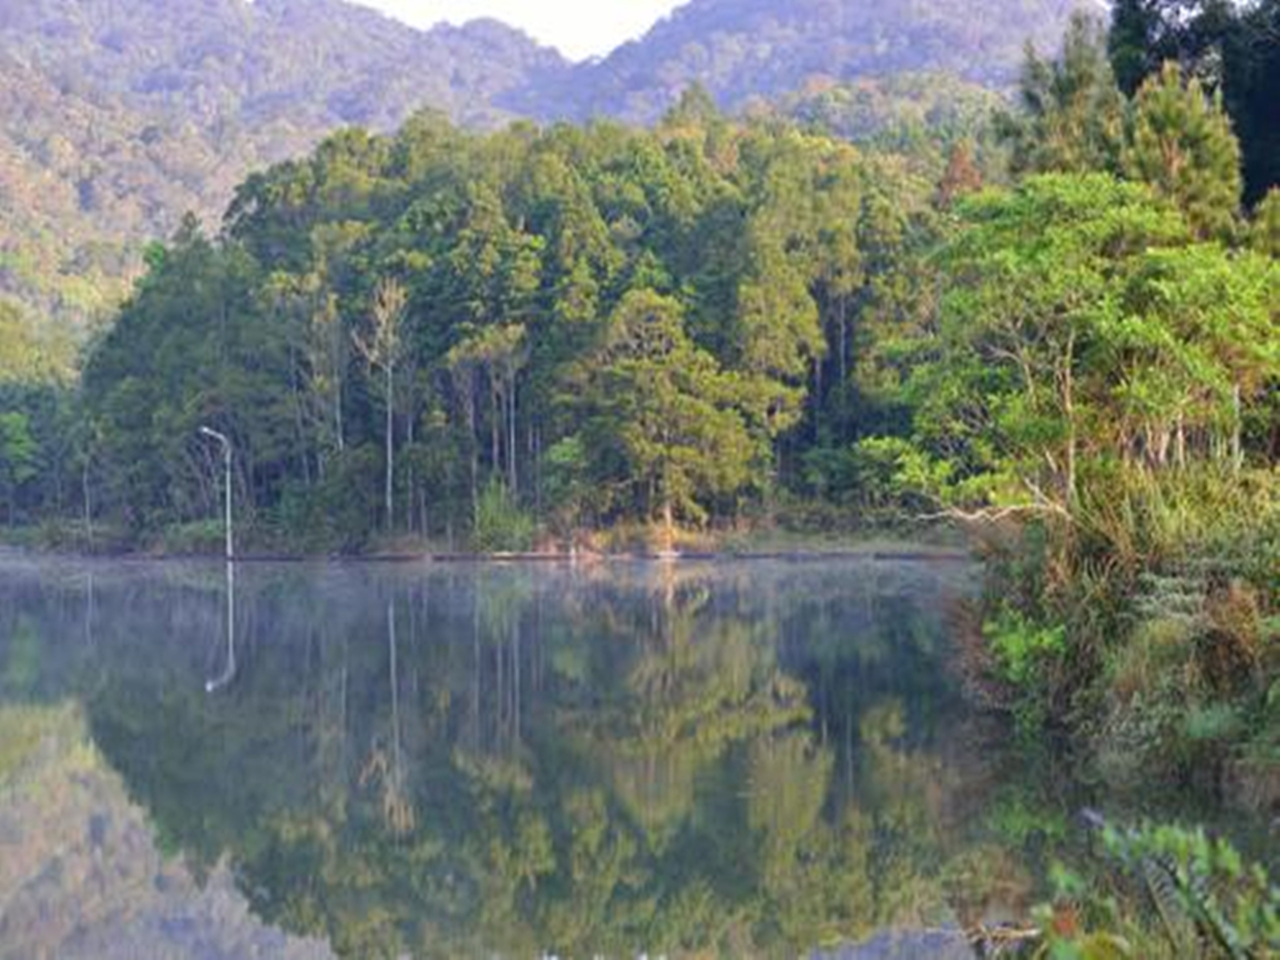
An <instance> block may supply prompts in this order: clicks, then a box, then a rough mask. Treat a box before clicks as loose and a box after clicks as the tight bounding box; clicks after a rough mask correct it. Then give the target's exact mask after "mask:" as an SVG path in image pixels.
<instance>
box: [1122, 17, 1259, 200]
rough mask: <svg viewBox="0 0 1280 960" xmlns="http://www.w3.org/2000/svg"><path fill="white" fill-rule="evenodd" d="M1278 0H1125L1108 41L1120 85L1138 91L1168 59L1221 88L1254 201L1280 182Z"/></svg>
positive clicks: (1212, 87)
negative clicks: (1276, 107) (1242, 0)
mask: <svg viewBox="0 0 1280 960" xmlns="http://www.w3.org/2000/svg"><path fill="white" fill-rule="evenodd" d="M1278 26H1280V3H1277V2H1275V0H1262V2H1258V3H1247V4H1231V3H1218V2H1204V0H1196V2H1182V0H1122V2H1119V3H1116V4H1113V5H1112V30H1111V38H1110V44H1109V51H1110V54H1111V60H1112V64H1113V66H1114V67H1115V71H1116V74H1117V75H1118V76H1119V77H1120V80H1121V87H1122V88H1123V90H1124V91H1125V93H1126V94H1128V95H1133V94H1134V93H1136V92H1137V91H1138V89H1139V88H1140V87H1141V86H1142V84H1143V82H1144V81H1146V80H1148V78H1152V79H1154V78H1156V77H1157V76H1158V75H1159V74H1160V73H1161V71H1162V70H1163V69H1168V68H1167V67H1165V66H1164V65H1165V64H1166V63H1168V62H1169V61H1173V62H1175V63H1178V64H1181V65H1182V66H1183V67H1184V68H1185V69H1186V70H1187V72H1188V73H1189V75H1190V76H1192V77H1195V78H1197V79H1198V80H1199V81H1200V82H1201V83H1202V84H1203V85H1204V87H1205V89H1206V90H1209V91H1213V92H1214V93H1215V95H1220V96H1221V99H1222V104H1223V106H1224V107H1225V109H1226V112H1227V114H1228V115H1229V116H1230V118H1231V126H1232V128H1233V130H1234V132H1235V134H1236V135H1237V136H1238V137H1239V138H1240V148H1241V151H1240V152H1241V154H1242V159H1243V174H1244V195H1245V200H1246V202H1247V203H1248V204H1255V203H1257V202H1258V201H1260V200H1261V199H1262V197H1263V196H1264V195H1265V194H1266V193H1267V191H1268V190H1270V189H1271V188H1272V187H1274V186H1276V184H1277V183H1280V160H1278V159H1277V158H1280V152H1277V149H1276V148H1277V144H1278V143H1280V128H1277V126H1276V124H1275V113H1274V104H1275V102H1276V97H1277V95H1278V94H1280V88H1278V87H1277V83H1278V82H1280V81H1278V79H1277V78H1280V70H1277V67H1278V66H1280V31H1278V30H1277V27H1278Z"/></svg>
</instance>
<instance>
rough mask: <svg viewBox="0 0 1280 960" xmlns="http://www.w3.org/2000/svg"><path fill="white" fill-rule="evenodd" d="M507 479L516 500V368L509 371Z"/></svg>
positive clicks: (517, 492)
mask: <svg viewBox="0 0 1280 960" xmlns="http://www.w3.org/2000/svg"><path fill="white" fill-rule="evenodd" d="M507 407H508V409H507V480H508V482H509V483H510V485H511V497H512V499H513V500H514V499H515V497H516V496H517V495H518V494H519V492H520V485H519V476H518V473H517V463H516V461H517V457H516V375H515V371H514V370H509V371H508V373H507Z"/></svg>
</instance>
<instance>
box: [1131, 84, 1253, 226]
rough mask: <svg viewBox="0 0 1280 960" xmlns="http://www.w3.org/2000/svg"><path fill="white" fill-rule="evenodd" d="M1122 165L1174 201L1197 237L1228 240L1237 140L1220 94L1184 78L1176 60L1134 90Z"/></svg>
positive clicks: (1237, 179) (1234, 212) (1236, 188)
mask: <svg viewBox="0 0 1280 960" xmlns="http://www.w3.org/2000/svg"><path fill="white" fill-rule="evenodd" d="M1124 167H1125V171H1126V173H1127V174H1128V175H1129V176H1130V177H1132V178H1133V179H1135V180H1141V181H1143V182H1145V183H1148V184H1150V185H1151V186H1152V187H1154V188H1155V190H1156V192H1157V193H1159V194H1161V195H1162V196H1164V197H1167V198H1169V199H1170V200H1172V201H1173V202H1174V203H1176V204H1177V205H1178V206H1179V207H1180V208H1181V209H1182V211H1183V212H1184V213H1185V214H1186V216H1187V220H1188V222H1189V223H1190V224H1191V226H1192V228H1193V229H1194V230H1195V231H1196V232H1197V233H1198V234H1199V235H1200V236H1202V237H1206V238H1209V237H1216V238H1226V237H1228V236H1229V235H1230V234H1231V233H1232V232H1233V230H1234V229H1235V225H1236V220H1237V216H1238V214H1239V209H1240V197H1241V191H1242V188H1243V185H1242V182H1241V175H1240V144H1239V142H1238V141H1237V140H1236V138H1235V134H1233V133H1232V131H1231V121H1230V120H1229V119H1228V118H1227V115H1226V113H1225V112H1224V111H1223V109H1222V101H1221V98H1219V97H1215V98H1213V99H1210V98H1209V97H1208V96H1206V95H1205V92H1204V89H1203V87H1202V86H1201V85H1200V82H1199V81H1198V80H1196V79H1194V78H1192V79H1191V80H1190V82H1184V81H1183V75H1182V70H1181V68H1179V67H1178V65H1177V64H1176V63H1172V62H1170V63H1166V64H1165V65H1164V68H1163V69H1162V70H1161V71H1160V74H1159V75H1158V76H1155V77H1152V78H1150V79H1149V80H1148V81H1147V82H1146V83H1144V84H1143V86H1142V89H1141V90H1139V91H1138V96H1137V99H1136V100H1135V101H1134V117H1133V131H1132V134H1131V136H1130V138H1129V142H1128V143H1127V144H1126V147H1125V152H1124Z"/></svg>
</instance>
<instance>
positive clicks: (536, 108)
mask: <svg viewBox="0 0 1280 960" xmlns="http://www.w3.org/2000/svg"><path fill="white" fill-rule="evenodd" d="M1078 6H1080V3H1079V2H1077V0H990V2H986V3H979V4H973V3H962V2H958V0H693V2H692V3H689V4H687V5H686V6H684V7H681V8H679V9H678V10H676V11H675V13H674V14H672V15H671V16H670V17H668V18H666V19H664V20H663V21H661V22H660V23H658V24H657V25H656V26H655V27H654V28H653V29H652V30H651V31H650V32H649V33H648V35H646V36H645V37H643V38H642V39H640V40H639V41H636V42H633V43H629V44H626V45H624V46H622V47H620V48H619V49H618V50H616V51H615V52H614V53H613V54H612V55H610V56H609V57H607V58H606V59H604V60H602V61H600V62H598V63H587V64H583V65H581V66H579V67H577V68H576V69H575V70H573V71H572V72H571V73H569V74H567V75H566V74H561V75H559V76H557V77H551V78H549V81H550V82H551V84H552V86H550V87H543V88H541V89H538V90H535V91H533V95H534V96H533V99H531V100H525V101H522V102H519V103H518V106H520V107H521V108H523V109H526V110H532V111H533V112H535V113H536V114H538V115H539V116H570V117H572V118H575V119H583V118H586V117H591V116H601V115H604V116H611V117H620V118H622V119H625V120H629V121H635V122H641V123H644V122H650V121H652V120H654V119H656V118H657V117H659V116H660V115H661V114H662V113H663V112H664V111H665V110H666V109H667V108H668V107H669V106H670V105H671V104H672V103H674V102H675V100H676V99H677V98H678V97H679V95H680V92H681V91H682V90H684V89H685V88H686V87H687V86H688V85H689V84H690V83H693V82H697V83H700V84H702V85H703V86H704V87H706V88H707V89H708V90H709V91H710V92H711V93H712V94H713V95H714V96H715V97H716V99H717V100H718V101H720V103H721V104H722V105H724V106H725V107H728V108H730V109H734V108H740V107H742V106H744V105H746V104H748V103H750V102H751V101H752V100H753V99H756V98H765V99H771V98H773V97H776V96H778V95H780V94H786V93H790V92H792V91H794V90H796V89H798V88H799V87H801V86H802V85H804V84H805V83H807V82H810V81H812V80H813V79H814V78H829V79H834V80H837V81H839V80H850V79H859V78H867V77H886V76H891V75H895V74H901V73H921V72H938V73H947V74H951V75H953V76H955V77H958V78H960V79H963V80H968V81H971V82H974V83H979V84H983V85H986V86H995V87H1001V86H1006V85H1008V84H1009V83H1010V82H1011V81H1012V80H1013V79H1014V78H1015V76H1016V72H1017V68H1018V65H1019V63H1020V62H1021V58H1022V52H1023V49H1024V45H1025V43H1026V41H1027V40H1028V39H1031V40H1033V41H1034V42H1036V44H1037V45H1038V46H1040V47H1041V48H1042V49H1045V48H1053V47H1055V46H1056V45H1057V43H1058V42H1059V39H1060V38H1061V36H1062V31H1063V28H1064V27H1065V25H1066V22H1067V19H1068V18H1069V16H1070V13H1071V11H1072V10H1073V9H1076V8H1077V7H1078ZM557 80H558V81H560V82H559V84H558V85H555V82H556V81H557Z"/></svg>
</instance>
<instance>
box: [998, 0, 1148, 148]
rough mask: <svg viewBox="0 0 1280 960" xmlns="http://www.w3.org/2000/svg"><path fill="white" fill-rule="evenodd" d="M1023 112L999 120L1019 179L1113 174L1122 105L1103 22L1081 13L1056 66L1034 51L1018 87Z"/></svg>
mask: <svg viewBox="0 0 1280 960" xmlns="http://www.w3.org/2000/svg"><path fill="white" fill-rule="evenodd" d="M1019 98H1020V100H1021V105H1022V111H1021V113H1019V114H1006V115H1004V116H1002V117H1000V118H999V124H998V129H999V131H1000V133H1001V135H1002V137H1003V138H1004V139H1005V140H1007V141H1008V142H1009V144H1010V148H1011V150H1012V157H1011V160H1012V167H1013V170H1014V172H1015V173H1018V174H1027V173H1094V172H1115V170H1116V169H1117V168H1118V166H1119V160H1120V145H1121V143H1122V141H1123V136H1124V129H1123V128H1124V99H1123V97H1122V96H1121V95H1120V91H1119V89H1118V88H1117V87H1116V81H1115V77H1114V76H1113V75H1112V72H1111V65H1110V64H1109V62H1108V61H1107V52H1106V34H1105V30H1104V28H1103V26H1102V24H1101V23H1099V22H1098V21H1097V20H1095V19H1093V18H1091V17H1090V16H1088V15H1087V14H1085V13H1076V14H1075V15H1074V16H1073V18H1072V20H1071V25H1070V27H1069V28H1068V31H1067V34H1066V38H1065V40H1064V43H1063V50H1062V55H1061V57H1060V58H1059V59H1057V60H1051V61H1048V62H1046V61H1044V60H1042V59H1040V57H1039V56H1038V55H1037V54H1036V52H1035V48H1034V47H1030V48H1028V51H1027V55H1026V61H1025V63H1024V65H1023V69H1022V78H1021V82H1020V85H1019Z"/></svg>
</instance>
